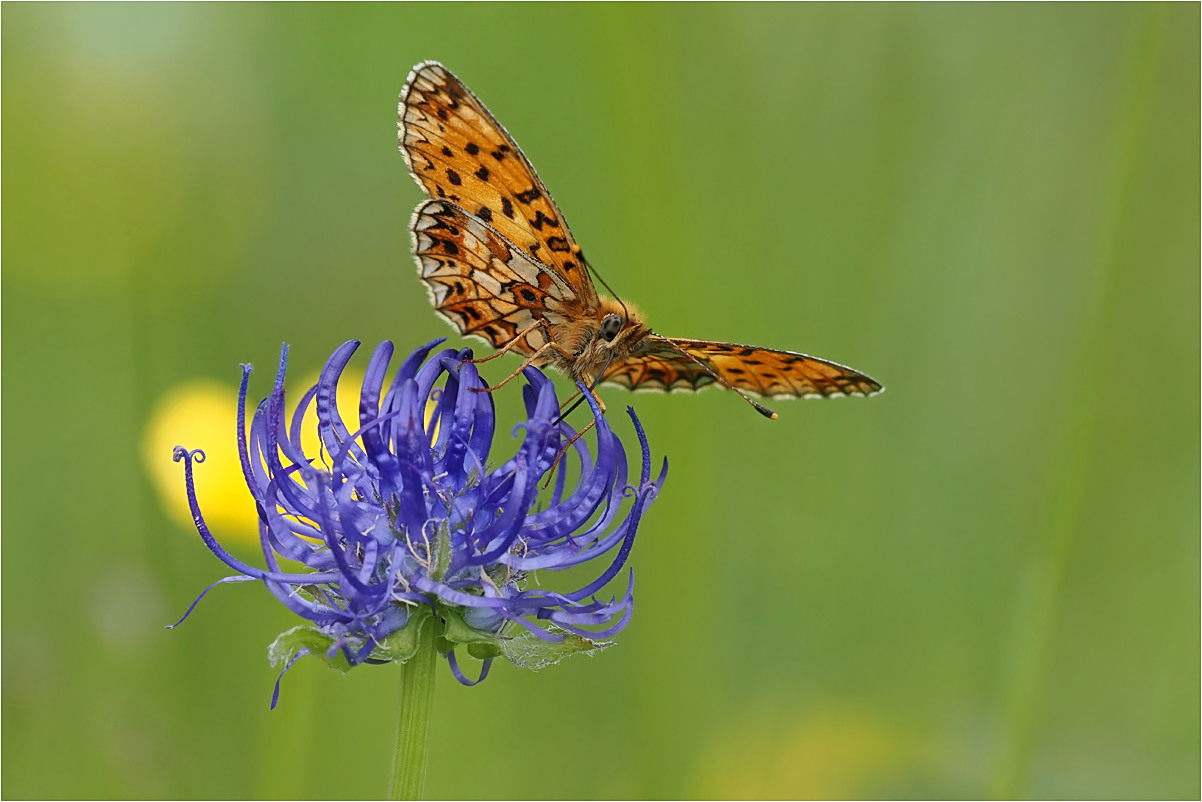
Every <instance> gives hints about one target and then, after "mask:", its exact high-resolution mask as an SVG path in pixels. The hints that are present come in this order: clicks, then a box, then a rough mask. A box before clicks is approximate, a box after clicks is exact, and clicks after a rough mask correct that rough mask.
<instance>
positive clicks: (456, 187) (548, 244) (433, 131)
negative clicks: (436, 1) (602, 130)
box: [399, 61, 597, 307]
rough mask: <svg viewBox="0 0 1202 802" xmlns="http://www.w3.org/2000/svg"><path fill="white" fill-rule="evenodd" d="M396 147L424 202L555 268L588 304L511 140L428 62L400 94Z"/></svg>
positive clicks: (545, 202) (556, 221)
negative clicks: (452, 210)
mask: <svg viewBox="0 0 1202 802" xmlns="http://www.w3.org/2000/svg"><path fill="white" fill-rule="evenodd" d="M399 128H400V131H399V144H400V148H401V153H402V154H403V155H404V156H405V161H406V163H407V164H408V165H409V171H410V172H411V173H412V174H413V177H414V178H415V179H417V181H418V183H419V184H421V185H422V188H423V189H425V191H426V194H427V195H429V196H430V197H431V198H441V199H445V200H449V201H451V202H453V203H455V204H457V205H459V206H461V207H463V209H465V210H466V211H467V212H469V213H470V214H472V215H475V216H476V217H477V218H479V219H481V220H483V221H484V222H485V223H488V224H490V225H491V226H492V227H493V228H495V229H496V230H497V231H498V232H499V233H500V234H501V235H502V236H503V237H504V238H505V239H507V240H509V242H510V243H511V244H513V245H515V246H517V247H518V248H519V249H521V250H524V251H525V252H526V253H527V254H528V255H529V256H532V257H534V258H535V259H537V260H539V261H541V262H542V263H543V264H545V265H547V266H549V267H550V268H551V269H552V270H554V271H556V272H557V273H558V274H559V275H560V276H562V278H563V279H564V281H566V282H567V283H568V284H569V285H570V286H571V287H572V289H573V291H574V292H575V295H576V296H577V297H578V298H580V299H581V301H582V302H583V303H585V305H586V306H593V307H595V305H596V298H597V296H596V291H595V290H594V289H593V285H592V281H591V279H590V278H589V276H588V269H587V265H586V263H585V261H584V255H583V254H582V253H581V251H580V246H579V245H577V244H576V241H575V240H574V239H573V238H572V233H571V232H570V231H569V230H568V224H567V222H566V221H565V220H564V219H563V215H562V214H561V213H560V211H559V208H558V207H557V206H556V205H555V201H554V200H552V198H551V195H550V193H549V192H547V188H546V187H544V186H543V183H542V181H540V180H539V178H538V175H537V174H536V173H535V172H534V168H533V167H532V166H531V165H530V162H529V161H528V160H527V159H526V156H525V155H524V154H523V153H522V151H521V150H520V149H519V148H518V146H517V143H516V142H514V141H513V138H512V137H510V136H509V134H508V133H506V131H505V129H504V128H503V127H502V126H501V124H500V123H499V122H497V121H496V119H495V118H494V117H493V116H492V115H491V114H490V113H489V112H488V109H486V108H485V107H484V104H483V103H481V102H480V100H479V99H478V98H476V96H475V95H473V94H472V93H471V91H470V90H469V89H468V88H467V87H466V86H464V85H463V84H462V83H461V82H460V81H459V79H458V78H456V77H455V76H454V75H452V74H451V72H450V71H449V70H447V69H446V68H445V67H443V66H442V65H441V64H438V63H436V62H432V61H427V62H424V63H422V64H419V65H418V66H417V67H415V68H414V70H413V72H412V73H410V75H409V81H408V82H407V83H406V84H405V88H404V90H403V91H402V92H401V102H400V108H399Z"/></svg>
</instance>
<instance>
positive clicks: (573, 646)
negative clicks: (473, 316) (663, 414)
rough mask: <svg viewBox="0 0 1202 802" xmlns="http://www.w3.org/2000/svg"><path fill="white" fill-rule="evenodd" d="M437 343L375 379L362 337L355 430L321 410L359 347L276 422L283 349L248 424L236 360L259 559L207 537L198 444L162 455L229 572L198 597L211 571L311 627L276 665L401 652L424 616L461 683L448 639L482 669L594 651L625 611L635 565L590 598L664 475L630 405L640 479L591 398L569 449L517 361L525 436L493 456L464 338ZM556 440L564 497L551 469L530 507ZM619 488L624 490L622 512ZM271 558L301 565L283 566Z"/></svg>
mask: <svg viewBox="0 0 1202 802" xmlns="http://www.w3.org/2000/svg"><path fill="white" fill-rule="evenodd" d="M441 342H442V341H441V340H436V341H435V342H433V343H430V344H429V345H426V346H424V347H422V348H419V349H418V350H417V351H415V352H413V353H412V354H411V355H410V356H409V357H408V358H406V359H405V360H404V361H403V362H402V364H401V365H400V367H399V368H398V369H397V370H396V372H395V374H394V375H393V377H392V380H391V382H389V383H388V384H387V386H385V380H386V378H387V374H388V367H389V363H390V362H391V360H392V355H393V346H392V343H390V342H384V343H381V344H380V346H379V347H378V348H376V351H375V353H374V354H373V355H372V358H371V361H370V363H369V365H368V367H367V371H366V375H365V378H364V380H363V390H362V393H361V395H360V400H359V428H358V430H357V431H350V430H349V429H348V428H347V427H346V426H345V425H344V423H343V421H342V418H341V417H340V416H339V414H338V410H337V408H336V404H335V397H336V392H335V391H336V389H337V385H338V382H339V380H340V378H341V376H342V373H343V370H344V368H345V367H346V365H347V363H348V362H349V360H350V358H351V355H352V354H353V353H354V352H355V350H356V349H357V348H358V346H359V343H358V342H357V341H351V342H348V343H345V344H344V345H342V346H341V347H340V348H338V349H337V350H336V351H335V352H334V354H333V355H332V356H331V357H330V359H329V361H327V362H326V365H325V368H324V369H323V371H322V373H321V377H320V379H319V380H318V382H317V384H316V385H314V386H313V387H312V388H310V389H309V390H308V391H307V392H306V393H305V394H304V395H303V396H302V397H301V399H300V402H299V403H298V404H297V405H296V409H295V411H294V412H293V414H292V416H291V420H290V421H289V420H286V416H285V412H284V373H285V367H286V365H287V357H288V349H287V347H286V346H285V348H284V349H283V351H282V353H281V355H280V366H279V371H278V373H277V375H276V381H275V387H274V389H273V390H272V392H271V395H269V396H268V397H267V398H265V399H264V400H263V401H262V402H260V404H259V406H258V409H257V410H256V411H255V413H254V417H253V420H252V422H251V426H250V431H249V435H247V434H246V426H245V419H246V394H247V385H248V382H249V377H250V372H251V369H250V366H249V365H244V366H243V371H242V384H241V389H240V391H239V399H238V423H239V425H238V438H239V451H240V454H241V461H242V471H243V474H244V476H245V479H246V483H247V486H248V487H249V488H250V491H251V494H252V495H253V496H254V499H255V504H256V507H257V511H258V516H259V530H260V541H261V545H262V550H263V558H264V560H265V562H266V567H265V568H257V567H254V566H251V565H248V564H246V563H244V562H242V561H240V560H238V559H236V558H235V557H233V556H232V555H230V554H229V553H228V552H226V551H225V550H224V549H223V548H222V547H221V546H220V545H219V544H218V543H217V541H216V540H215V539H214V538H213V536H212V534H211V533H210V532H209V529H208V527H207V526H206V524H205V521H204V517H203V515H202V514H201V510H200V505H199V502H198V500H197V498H196V493H195V489H194V487H193V481H192V471H193V464H194V463H199V462H203V460H204V454H203V452H201V451H191V452H190V451H188V450H186V449H184V448H182V447H177V448H176V450H175V459H176V460H177V461H178V460H181V459H182V460H183V462H184V474H185V480H186V484H187V491H188V501H189V505H190V507H191V510H192V515H193V519H194V521H195V523H196V527H197V530H198V531H199V532H200V535H201V537H202V538H203V539H204V541H205V543H206V545H208V547H209V548H210V549H211V550H212V551H213V553H214V554H216V555H217V556H218V557H219V558H220V559H221V560H222V561H223V562H225V563H226V564H227V565H229V566H230V567H231V568H233V569H234V570H235V571H237V572H238V573H237V575H234V576H229V577H226V578H224V579H222V580H219V581H218V582H216V583H214V585H213V586H210V588H208V589H206V590H205V592H204V593H201V597H203V596H204V594H205V593H207V592H208V590H209V589H211V588H212V587H214V586H216V585H217V584H221V583H223V582H245V581H253V580H261V581H262V582H263V584H264V585H265V586H266V587H267V588H268V590H270V591H271V593H272V594H274V595H275V596H276V598H277V599H279V600H280V602H282V603H283V604H284V605H285V606H287V607H288V608H289V609H291V610H292V611H293V612H295V613H297V614H298V615H300V616H302V617H303V618H306V619H308V620H309V621H310V622H312V625H311V626H301V627H297V628H295V629H293V630H291V631H289V632H287V633H284V634H283V635H281V636H280V638H278V639H277V640H276V643H275V644H273V646H272V650H271V653H272V659H273V662H277V663H278V662H282V663H284V664H285V667H284V671H287V668H288V667H290V666H291V665H292V663H293V662H295V661H296V659H298V658H299V657H301V656H303V655H304V654H315V655H317V656H319V657H321V658H323V659H324V660H326V662H328V663H330V664H331V665H334V666H335V667H338V668H341V669H343V670H349V668H351V667H353V666H355V665H358V664H360V663H363V662H372V663H376V662H391V661H394V660H400V661H404V660H407V659H408V658H409V657H411V656H412V654H413V652H414V650H415V649H416V643H417V640H416V633H417V631H418V629H419V628H420V627H421V626H425V625H433V626H435V627H438V628H439V629H438V630H437V632H438V635H437V640H436V642H437V644H438V647H439V650H440V651H441V652H442V653H444V654H445V655H446V657H447V659H448V662H449V664H450V667H451V670H452V672H454V674H455V676H456V677H457V678H458V679H459V680H460V681H461V682H463V683H465V684H474V682H473V681H470V680H468V679H467V678H466V677H465V676H464V675H463V673H462V672H461V671H460V670H459V667H458V664H457V662H456V659H455V649H456V648H457V647H460V646H462V647H465V648H466V649H467V651H468V652H469V653H470V654H472V655H473V656H475V657H478V658H481V659H483V660H484V666H483V669H482V671H481V675H480V679H483V678H484V676H485V675H486V674H487V671H488V667H489V665H490V664H491V661H492V659H494V658H495V657H499V656H503V657H506V658H508V659H510V660H512V661H513V662H515V663H518V664H520V665H528V666H533V667H538V666H540V665H544V664H547V663H549V662H555V661H557V660H558V659H562V657H563V656H566V655H567V654H569V653H572V652H575V651H585V650H589V649H593V648H597V647H600V646H604V645H607V644H605V643H603V642H601V643H599V642H598V640H597V639H603V638H608V637H610V636H611V635H613V634H615V633H616V632H618V631H619V630H621V629H622V628H623V627H624V626H625V625H626V623H627V622H628V621H629V620H630V615H631V612H632V609H633V581H634V575H633V571H631V572H630V573H629V578H628V581H627V589H626V591H625V593H624V594H623V595H622V596H621V597H620V598H611V599H609V600H608V601H603V600H600V599H598V597H597V594H598V593H599V592H600V591H601V590H602V588H603V587H604V586H605V585H606V584H607V583H608V582H609V581H610V580H611V579H613V578H614V577H615V576H616V575H617V574H618V573H619V572H620V571H621V570H622V568H623V567H624V565H625V563H626V560H627V557H628V556H629V554H630V549H631V546H632V545H633V542H634V536H635V531H636V529H637V528H638V524H639V520H640V518H641V517H642V514H643V512H644V511H645V509H646V507H647V505H648V504H649V503H650V502H651V501H652V500H653V499H654V498H655V496H656V494H657V493H658V492H659V489H660V487H661V486H662V484H663V481H664V477H665V476H666V473H667V461H666V460H665V461H664V464H663V468H662V469H661V472H660V474H659V477H658V478H657V479H655V480H652V479H651V464H650V453H649V449H648V445H647V440H646V437H645V435H644V434H643V430H642V427H641V425H640V424H639V421H638V418H637V417H636V416H635V415H634V411H633V410H629V413H630V417H631V419H632V420H633V421H634V426H635V430H636V432H637V434H638V439H639V445H640V450H641V453H642V460H641V466H640V471H639V475H638V477H637V478H636V480H635V481H634V482H633V483H628V476H627V463H626V456H625V452H624V451H623V449H622V444H621V442H620V441H619V440H618V437H617V436H616V435H615V434H614V433H613V431H612V430H611V429H610V427H609V424H608V422H607V421H606V419H605V417H604V416H603V415H601V414H600V412H599V410H598V409H597V406H596V403H595V402H594V401H593V398H592V395H591V393H588V392H587V391H586V392H585V398H586V399H587V400H588V402H589V405H590V406H591V408H592V411H593V420H594V422H595V428H596V444H597V445H596V455H595V456H594V455H593V454H591V453H590V451H589V449H588V447H587V446H586V445H585V440H584V439H583V438H580V439H576V440H575V442H572V443H571V445H570V446H567V444H568V443H569V442H570V441H571V440H572V438H573V436H574V435H575V432H574V431H573V430H572V429H571V427H569V426H568V425H567V424H566V423H564V422H563V421H561V420H560V418H559V401H558V399H557V398H556V395H555V390H554V387H553V386H552V384H551V382H550V381H549V380H548V379H547V378H546V377H545V376H543V375H542V373H540V372H539V371H538V370H537V369H535V368H527V369H526V371H525V377H526V380H527V382H528V383H527V384H526V385H525V387H524V388H523V389H524V398H525V404H526V413H527V420H526V421H525V422H524V423H521V424H519V425H518V426H517V427H515V429H514V435H515V436H516V435H517V433H518V431H519V430H520V431H521V432H522V437H523V439H522V442H521V446H520V448H519V450H518V452H517V454H516V455H515V456H514V457H513V458H511V459H509V460H507V461H505V462H504V463H502V464H500V465H496V466H493V465H490V463H489V451H490V449H491V446H492V440H493V429H494V424H495V416H494V408H493V399H492V393H489V392H481V390H483V389H484V388H485V386H486V385H484V384H483V382H482V381H481V379H480V376H479V374H478V373H477V371H476V367H475V365H474V364H472V363H471V362H467V361H465V360H466V359H469V358H470V357H471V351H470V350H466V349H465V350H463V351H455V350H453V349H444V350H441V351H438V352H437V353H435V354H434V355H433V356H432V357H430V358H429V359H427V356H428V355H429V354H430V352H431V351H432V350H433V349H434V348H435V347H436V346H437V345H438V344H439V343H441ZM581 389H582V390H584V389H585V388H583V387H582V388H581ZM310 405H316V414H317V429H318V435H319V439H320V443H321V448H320V453H318V454H305V453H304V451H303V450H302V448H301V424H302V418H303V416H304V413H305V411H306V410H307V409H308V408H309V406H310ZM565 446H567V447H568V454H569V455H574V457H575V459H576V460H577V461H578V462H579V477H578V479H577V480H576V483H575V488H574V489H573V490H572V491H571V492H570V493H565V484H566V480H565V471H564V470H562V469H560V470H558V473H557V475H556V477H555V485H554V487H553V489H552V491H551V492H550V494H549V497H548V498H546V499H545V500H544V501H543V503H542V504H540V503H539V485H540V480H541V479H542V478H543V477H544V476H545V475H547V474H548V472H549V471H552V470H554V469H555V464H556V461H557V458H558V457H559V456H560V455H561V452H562V451H563V449H564V448H565ZM567 459H568V457H567V456H565V459H564V462H565V463H566V462H567ZM560 467H561V468H562V466H560ZM626 496H631V497H633V500H632V502H631V503H630V505H629V508H628V509H627V511H626V513H625V515H623V514H622V508H623V506H625V505H624V504H623V499H624V497H626ZM615 548H616V549H617V550H616V553H614V554H613V556H612V557H611V558H609V561H608V565H606V566H605V567H604V568H603V569H601V570H599V572H598V575H597V577H596V579H595V580H593V581H592V582H589V583H588V584H586V585H584V586H583V587H581V588H578V589H575V590H572V591H569V592H555V591H551V590H544V589H542V588H540V587H537V586H532V585H531V584H530V583H528V581H527V578H528V575H529V574H530V572H532V571H535V570H544V571H557V570H562V569H566V568H571V567H573V566H577V565H581V564H583V563H587V562H590V561H592V560H596V559H598V558H601V557H603V556H605V555H607V554H610V553H611V552H613V550H614V549H615ZM281 557H282V558H285V559H286V560H290V561H292V562H294V563H300V564H302V565H303V566H304V570H295V571H293V570H288V569H286V568H284V567H283V566H281V564H280V559H279V558H281ZM199 601H200V598H198V599H197V600H196V602H199ZM196 602H193V604H192V607H189V608H188V613H190V612H191V611H192V608H193V607H195V605H196ZM188 613H185V616H184V617H185V618H186V617H187V615H188ZM180 620H181V622H182V620H183V619H180ZM281 676H282V673H281ZM480 679H478V680H475V682H479V681H480ZM278 690H279V688H278V682H277V688H276V691H277V694H278ZM272 703H273V705H274V703H275V699H274V698H273V702H272Z"/></svg>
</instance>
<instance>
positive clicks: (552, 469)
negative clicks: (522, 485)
mask: <svg viewBox="0 0 1202 802" xmlns="http://www.w3.org/2000/svg"><path fill="white" fill-rule="evenodd" d="M602 412H604V410H602ZM596 425H597V421H596V420H591V421H589V422H588V425H587V426H585V427H584V428H583V429H581V430H580V431H578V432H576V434H574V435H573V436H572V439H571V440H569V441H568V442H567V443H566V444H565V445H564V447H563V449H562V450H561V451H560V452H559V455H558V456H557V457H555V461H554V462H552V463H551V467H550V468H549V469H548V470H547V480H546V481H545V482H543V490H546V489H547V488H548V487H549V486H550V485H551V479H552V478H554V476H555V469H556V468H558V467H559V461H560V460H562V459H563V458H564V455H565V454H567V453H568V449H570V448H571V447H572V444H573V443H575V442H576V441H577V440H579V439H580V438H581V437H583V436H584V433H585V432H587V431H588V430H589V429H591V428H593V427H594V426H596Z"/></svg>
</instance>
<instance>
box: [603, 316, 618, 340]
mask: <svg viewBox="0 0 1202 802" xmlns="http://www.w3.org/2000/svg"><path fill="white" fill-rule="evenodd" d="M621 330H622V317H621V315H606V316H605V319H604V320H602V321H601V336H602V337H604V338H605V341H606V342H607V343H611V342H613V341H614V337H617V336H618V332H619V331H621Z"/></svg>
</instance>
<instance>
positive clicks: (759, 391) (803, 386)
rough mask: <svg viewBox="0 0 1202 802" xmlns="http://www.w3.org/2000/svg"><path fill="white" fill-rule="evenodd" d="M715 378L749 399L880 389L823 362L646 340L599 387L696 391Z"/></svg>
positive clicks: (766, 351) (718, 345)
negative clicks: (749, 396)
mask: <svg viewBox="0 0 1202 802" xmlns="http://www.w3.org/2000/svg"><path fill="white" fill-rule="evenodd" d="M715 374H716V376H718V377H721V379H723V380H724V381H725V382H727V383H729V384H730V385H731V386H733V387H736V388H738V389H739V390H742V391H743V392H745V393H748V394H749V395H755V396H760V397H764V398H829V397H832V396H841V395H860V396H869V395H875V394H876V393H879V392H880V391H881V389H882V388H881V385H880V384H878V383H877V382H876V381H874V380H872V379H870V378H869V377H867V376H865V375H864V374H862V373H859V372H858V371H855V370H852V369H851V368H848V367H844V366H843V365H839V364H837V363H835V362H829V361H827V360H825V359H818V358H816V357H812V356H807V355H806V354H797V353H793V352H791V351H777V350H773V349H770V348H757V347H755V346H750V345H740V344H739V343H724V342H712V341H710V340H685V339H676V338H667V337H660V336H658V335H651V336H649V337H648V338H647V339H646V340H645V341H644V343H643V344H641V345H640V347H638V348H636V349H635V351H634V352H632V353H631V354H630V355H629V356H628V357H627V358H626V360H625V361H624V362H623V363H622V364H621V365H619V366H617V367H616V368H614V369H612V370H610V371H608V372H607V373H606V374H605V378H604V382H605V383H609V384H617V385H621V386H623V387H626V388H628V389H631V390H668V391H691V390H700V389H703V388H705V387H708V386H710V385H712V384H714V383H715V382H717V381H718V379H717V378H715Z"/></svg>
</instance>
